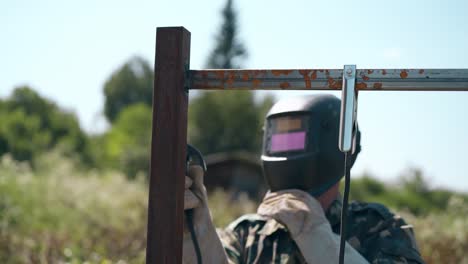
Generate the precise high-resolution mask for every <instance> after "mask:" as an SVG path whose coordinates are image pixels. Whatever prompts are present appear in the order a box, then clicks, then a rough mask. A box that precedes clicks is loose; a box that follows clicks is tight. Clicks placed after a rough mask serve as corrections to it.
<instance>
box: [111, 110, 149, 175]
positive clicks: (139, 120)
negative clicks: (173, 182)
mask: <svg viewBox="0 0 468 264" xmlns="http://www.w3.org/2000/svg"><path fill="white" fill-rule="evenodd" d="M151 114H152V112H151V108H150V107H149V106H147V105H146V104H144V103H138V104H133V105H130V106H128V107H126V108H125V109H123V110H122V112H120V114H119V115H118V117H117V119H116V120H115V122H114V124H113V126H112V128H111V129H110V131H109V132H108V133H107V135H106V136H105V139H104V141H105V143H104V144H105V154H106V157H107V163H108V165H109V166H110V167H114V168H117V169H120V170H122V171H123V172H124V173H126V174H127V176H129V177H130V178H133V177H134V176H135V175H136V174H137V173H138V172H143V173H146V172H148V169H149V156H150V155H149V154H150V145H151V123H152V115H151Z"/></svg>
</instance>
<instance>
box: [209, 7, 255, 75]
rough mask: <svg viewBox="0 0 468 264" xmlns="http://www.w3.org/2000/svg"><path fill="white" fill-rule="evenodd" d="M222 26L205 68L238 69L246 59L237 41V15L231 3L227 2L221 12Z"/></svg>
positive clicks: (241, 45)
mask: <svg viewBox="0 0 468 264" xmlns="http://www.w3.org/2000/svg"><path fill="white" fill-rule="evenodd" d="M222 16H223V24H222V25H221V30H220V32H219V33H218V35H217V37H216V45H215V47H214V49H213V51H212V53H211V55H210V56H209V58H208V63H207V67H208V68H212V69H233V68H239V67H240V65H241V61H242V60H243V59H245V58H246V57H247V51H246V49H245V47H244V45H243V44H242V43H241V42H240V41H239V40H238V36H237V33H238V28H237V13H236V11H235V10H234V7H233V1H232V0H228V1H227V2H226V5H225V6H224V8H223V10H222Z"/></svg>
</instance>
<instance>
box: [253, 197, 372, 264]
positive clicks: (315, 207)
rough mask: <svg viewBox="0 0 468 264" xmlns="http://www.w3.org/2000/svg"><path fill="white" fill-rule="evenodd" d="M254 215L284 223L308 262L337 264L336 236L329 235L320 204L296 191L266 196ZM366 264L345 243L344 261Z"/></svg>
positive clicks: (365, 261) (329, 230) (338, 243)
mask: <svg viewBox="0 0 468 264" xmlns="http://www.w3.org/2000/svg"><path fill="white" fill-rule="evenodd" d="M258 214H260V215H263V216H265V217H271V218H273V219H275V220H276V221H278V222H280V223H282V224H284V225H285V226H286V227H287V228H288V231H289V233H290V234H291V237H292V238H293V239H294V241H295V242H296V244H297V246H298V247H299V250H300V251H301V254H302V256H303V257H304V258H305V260H306V261H307V262H308V263H338V258H339V248H340V237H339V236H338V235H336V234H335V233H333V231H332V229H331V227H330V224H329V223H328V220H327V218H326V217H325V213H324V211H323V209H322V207H321V205H320V203H319V202H318V201H317V200H316V199H314V198H313V197H312V196H310V195H309V194H307V193H305V192H303V191H300V190H284V191H279V192H270V193H268V194H267V195H266V196H265V198H264V200H263V202H262V204H261V205H260V207H259V208H258ZM344 263H347V264H348V263H349V264H358V263H359V264H361V263H368V262H367V260H366V259H365V258H364V257H363V256H361V255H360V254H359V253H358V252H357V251H356V250H355V249H354V248H353V247H351V246H350V245H348V244H347V243H346V249H345V261H344Z"/></svg>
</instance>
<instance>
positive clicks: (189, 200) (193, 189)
mask: <svg viewBox="0 0 468 264" xmlns="http://www.w3.org/2000/svg"><path fill="white" fill-rule="evenodd" d="M203 177H204V172H203V169H202V167H200V166H198V165H194V166H190V167H189V171H188V175H186V176H185V194H184V210H187V209H193V208H196V207H199V206H207V203H206V201H207V195H206V188H205V186H204V185H203Z"/></svg>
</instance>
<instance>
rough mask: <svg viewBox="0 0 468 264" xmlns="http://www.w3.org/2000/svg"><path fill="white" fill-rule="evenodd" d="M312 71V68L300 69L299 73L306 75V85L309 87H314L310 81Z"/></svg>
mask: <svg viewBox="0 0 468 264" xmlns="http://www.w3.org/2000/svg"><path fill="white" fill-rule="evenodd" d="M310 72H311V70H299V74H301V75H302V76H304V81H305V86H306V88H308V89H310V88H311V87H312V84H311V82H310V76H309V73H310Z"/></svg>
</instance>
